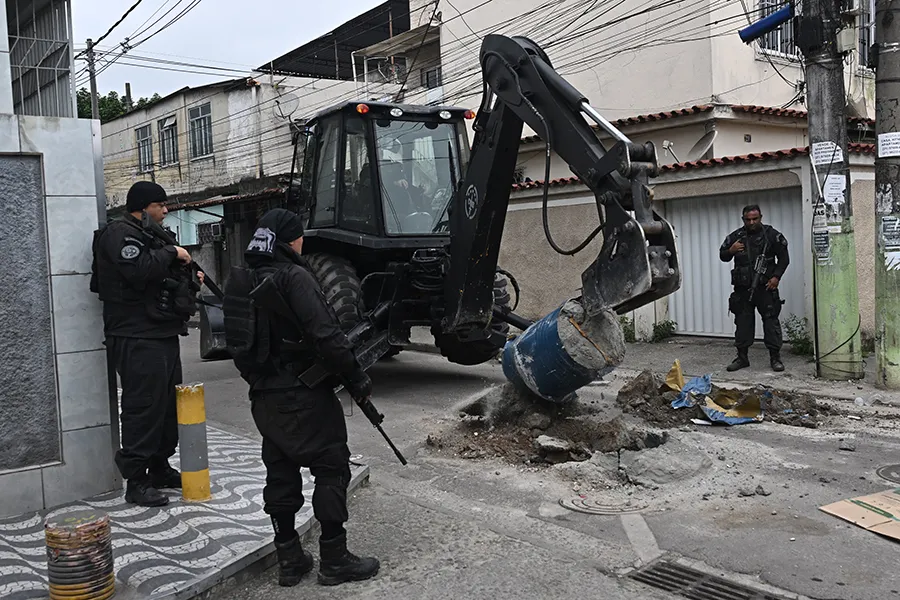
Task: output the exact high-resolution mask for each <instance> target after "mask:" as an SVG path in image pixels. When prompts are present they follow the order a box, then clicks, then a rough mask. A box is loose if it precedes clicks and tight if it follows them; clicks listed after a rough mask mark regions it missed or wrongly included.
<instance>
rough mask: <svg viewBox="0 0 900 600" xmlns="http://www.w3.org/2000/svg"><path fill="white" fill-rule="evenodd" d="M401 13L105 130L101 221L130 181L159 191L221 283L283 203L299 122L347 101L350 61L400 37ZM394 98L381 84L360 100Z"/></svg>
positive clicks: (400, 9)
mask: <svg viewBox="0 0 900 600" xmlns="http://www.w3.org/2000/svg"><path fill="white" fill-rule="evenodd" d="M408 11H409V9H408V4H407V2H406V1H405V0H402V1H401V0H388V1H386V2H384V3H382V4H381V5H379V6H377V7H375V8H373V9H371V10H369V11H366V12H365V13H363V14H362V15H360V16H358V17H356V18H355V19H352V20H350V21H348V22H347V23H345V24H343V25H341V26H340V27H338V28H336V29H335V30H334V31H332V32H329V33H328V34H325V35H323V36H320V37H319V38H316V39H315V40H312V41H310V42H308V43H306V44H304V45H302V46H300V47H298V48H296V49H294V50H292V51H290V52H288V53H286V54H284V55H283V56H280V57H278V58H275V59H273V60H271V61H268V62H267V63H266V64H264V65H260V66H259V67H258V68H257V69H256V70H255V71H254V72H252V73H248V75H247V77H242V78H235V79H231V80H227V81H221V82H216V83H212V84H208V85H203V86H197V87H185V88H183V89H180V90H177V91H175V92H173V93H171V94H168V95H166V96H164V97H163V98H161V99H159V100H158V101H156V102H154V103H152V104H150V105H148V106H146V107H144V108H140V109H135V110H132V111H130V112H129V113H127V114H125V115H123V116H122V117H119V118H118V119H115V120H113V121H110V122H108V123H104V124H103V127H102V130H103V159H104V177H105V180H106V200H107V207H108V209H109V213H110V216H113V215H115V214H117V213H118V212H121V211H122V210H123V209H124V205H125V197H126V194H127V192H128V189H129V188H130V187H131V185H133V184H134V182H135V181H139V180H151V181H155V182H157V183H159V184H160V185H162V186H163V187H164V188H165V189H166V191H167V193H168V195H169V197H170V201H171V206H170V213H169V216H168V217H167V218H166V225H167V226H168V227H169V228H170V229H172V231H173V232H175V233H176V235H177V236H178V239H179V241H180V242H181V243H182V244H183V245H185V246H186V247H188V249H189V250H190V251H191V252H192V255H194V256H195V257H197V260H198V263H199V264H201V266H203V268H204V269H206V270H207V271H208V272H209V274H210V275H211V276H212V277H213V278H214V279H215V280H216V281H220V280H221V279H222V275H223V274H225V273H227V272H228V270H229V268H230V265H231V264H234V263H235V262H237V261H240V260H241V250H242V249H243V248H244V247H245V246H246V244H247V242H248V241H249V238H250V236H251V235H252V233H253V225H254V224H255V222H256V220H257V219H258V217H259V216H260V211H261V210H263V209H265V208H267V207H270V206H275V205H277V204H279V203H281V202H282V201H283V199H284V197H285V194H286V191H287V189H288V181H289V179H290V177H291V175H292V168H293V165H295V164H301V163H302V150H303V144H299V145H296V146H295V144H294V140H295V139H296V136H297V135H298V132H299V130H300V129H301V127H302V124H303V122H304V121H305V120H306V119H308V118H310V117H311V116H313V115H315V114H316V113H317V112H318V111H320V110H322V109H324V108H326V107H328V106H331V105H333V104H336V103H338V102H340V101H342V100H345V99H348V98H353V97H355V96H356V94H357V92H358V86H357V85H356V84H355V83H354V81H353V67H352V53H353V52H354V51H356V50H358V49H360V48H362V47H364V46H367V45H371V44H373V43H378V42H381V41H383V40H385V39H387V38H388V37H390V35H391V34H392V33H402V32H403V31H405V30H407V29H409V18H408ZM393 15H397V16H396V17H394V16H393ZM398 89H399V86H398V85H397V84H394V83H391V82H387V81H385V82H379V83H373V85H372V86H371V87H370V90H369V91H370V92H371V93H373V94H376V95H378V96H379V97H385V96H387V97H392V96H393V94H395V93H396V91H397V90H398ZM295 152H296V153H295ZM294 174H296V173H294Z"/></svg>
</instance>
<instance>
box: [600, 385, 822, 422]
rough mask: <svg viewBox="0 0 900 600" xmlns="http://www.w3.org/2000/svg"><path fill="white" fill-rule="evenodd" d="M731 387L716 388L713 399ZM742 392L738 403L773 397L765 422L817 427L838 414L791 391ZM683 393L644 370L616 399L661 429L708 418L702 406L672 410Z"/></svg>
mask: <svg viewBox="0 0 900 600" xmlns="http://www.w3.org/2000/svg"><path fill="white" fill-rule="evenodd" d="M722 391H732V390H729V389H728V388H723V387H719V386H716V385H713V386H712V391H711V392H710V395H711V396H715V395H716V394H717V393H719V392H722ZM734 391H737V392H738V403H740V402H742V401H744V400H751V399H754V398H759V397H760V396H762V395H763V394H764V393H765V392H768V393H769V394H771V397H770V398H767V399H766V400H765V401H764V403H763V413H764V417H763V420H765V421H771V422H773V423H779V424H781V425H790V426H793V427H808V428H813V429H814V428H816V427H818V426H819V423H820V421H821V419H822V417H824V416H829V415H832V414H835V410H834V409H833V408H832V407H830V406H829V405H827V404H822V403H819V402H817V401H816V398H815V397H814V396H812V395H810V394H807V393H802V392H790V391H785V390H777V389H772V388H766V387H763V386H755V387H753V388H751V389H747V390H734ZM678 394H679V392H677V391H675V390H673V389H671V388H670V387H669V386H667V385H666V383H665V380H664V379H663V378H662V377H660V376H658V375H655V374H653V373H652V372H650V371H644V372H642V373H641V374H640V375H638V376H637V377H635V378H634V379H633V380H631V381H630V382H628V383H627V384H625V386H623V387H622V389H621V390H620V391H619V395H618V397H617V399H616V401H617V403H618V404H619V406H620V407H621V408H622V412H624V413H625V414H631V415H634V416H636V417H639V418H640V419H642V420H643V421H646V422H647V423H650V424H653V425H655V426H657V427H662V428H672V427H681V426H683V425H687V424H689V423H691V419H706V416H705V415H704V413H703V411H701V410H700V408H699V407H694V408H680V409H674V408H672V401H673V400H675V399H676V398H677V397H678Z"/></svg>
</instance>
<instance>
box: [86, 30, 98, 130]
mask: <svg viewBox="0 0 900 600" xmlns="http://www.w3.org/2000/svg"><path fill="white" fill-rule="evenodd" d="M86 57H87V64H88V75H89V77H90V80H91V118H92V119H95V120H99V119H100V105H99V104H98V101H97V70H96V68H95V65H94V40H92V39H90V38H88V41H87V53H86Z"/></svg>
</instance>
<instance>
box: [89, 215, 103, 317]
mask: <svg viewBox="0 0 900 600" xmlns="http://www.w3.org/2000/svg"><path fill="white" fill-rule="evenodd" d="M105 229H106V226H105V225H104V226H103V227H101V228H100V229H97V230H95V231H94V239H93V240H91V253H92V254H93V258H92V260H91V284H90V286H91V291H92V292H93V293H95V294H97V295H99V296H100V300H106V298H105V297H104V296H105V294H100V278H99V275H98V274H97V251H98V250H99V249H100V236H101V235H103V231H104V230H105Z"/></svg>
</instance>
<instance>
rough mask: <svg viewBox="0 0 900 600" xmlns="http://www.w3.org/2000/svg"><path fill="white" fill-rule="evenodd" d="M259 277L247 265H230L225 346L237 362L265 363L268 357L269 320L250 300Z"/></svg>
mask: <svg viewBox="0 0 900 600" xmlns="http://www.w3.org/2000/svg"><path fill="white" fill-rule="evenodd" d="M254 287H256V276H255V274H254V272H253V271H252V270H251V269H248V268H246V267H231V273H230V274H229V277H228V284H227V285H226V286H225V299H224V300H223V301H222V312H223V313H224V315H225V345H226V347H227V348H228V352H229V353H230V354H231V357H232V358H233V359H234V360H235V363H236V364H238V365H240V363H247V362H250V363H253V364H256V365H262V364H264V363H265V362H266V361H267V360H268V358H269V349H270V346H271V344H270V340H269V322H268V318H267V316H266V315H265V313H264V312H263V311H260V310H258V309H257V308H256V306H254V304H253V302H252V301H251V300H250V291H251V290H252V289H253V288H254Z"/></svg>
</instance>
